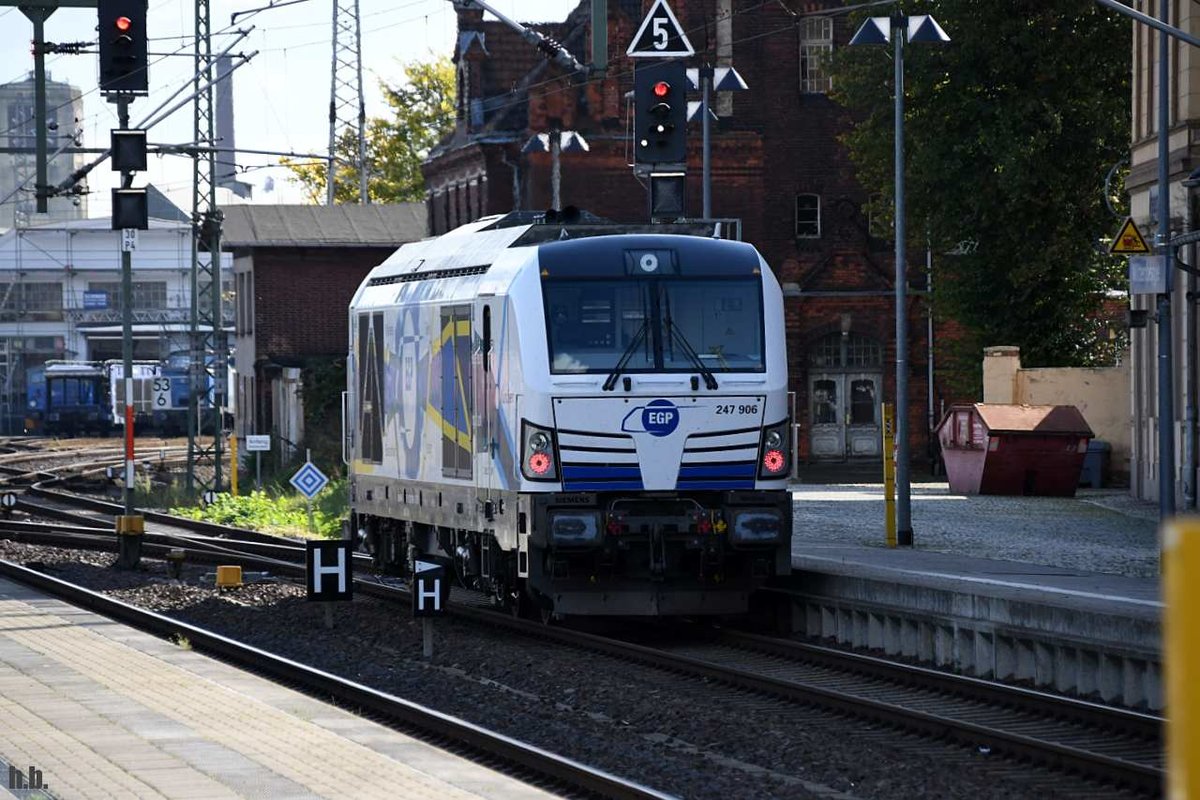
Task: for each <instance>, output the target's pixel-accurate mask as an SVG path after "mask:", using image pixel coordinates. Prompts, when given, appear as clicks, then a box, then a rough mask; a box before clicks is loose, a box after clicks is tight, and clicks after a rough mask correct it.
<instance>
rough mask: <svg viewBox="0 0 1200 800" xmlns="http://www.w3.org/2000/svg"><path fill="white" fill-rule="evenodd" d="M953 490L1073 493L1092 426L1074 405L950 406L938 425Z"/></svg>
mask: <svg viewBox="0 0 1200 800" xmlns="http://www.w3.org/2000/svg"><path fill="white" fill-rule="evenodd" d="M937 435H938V443H939V444H940V445H941V447H942V459H943V460H944V461H945V463H946V477H947V478H948V479H949V481H950V489H951V491H954V492H958V493H960V494H1009V495H1048V496H1056V497H1072V496H1074V494H1075V489H1076V487H1077V486H1078V484H1079V476H1080V472H1081V470H1082V468H1083V460H1084V455H1085V454H1086V453H1087V449H1088V441H1089V440H1090V439H1091V438H1092V429H1091V428H1090V427H1089V426H1088V424H1087V421H1086V420H1085V419H1084V418H1083V414H1081V413H1079V409H1077V408H1075V406H1024V405H1009V404H1000V403H974V404H971V405H955V406H951V407H950V410H949V411H947V412H946V416H945V417H943V418H942V421H941V422H940V423H939V424H938V428H937Z"/></svg>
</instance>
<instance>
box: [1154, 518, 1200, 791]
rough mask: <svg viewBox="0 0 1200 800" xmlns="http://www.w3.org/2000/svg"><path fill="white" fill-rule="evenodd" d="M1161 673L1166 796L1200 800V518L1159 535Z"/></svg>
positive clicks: (1172, 524) (1183, 521)
mask: <svg viewBox="0 0 1200 800" xmlns="http://www.w3.org/2000/svg"><path fill="white" fill-rule="evenodd" d="M1162 548H1163V572H1164V574H1165V578H1164V581H1163V597H1165V598H1166V609H1165V611H1164V613H1163V638H1164V641H1165V642H1166V653H1165V656H1166V659H1165V664H1164V667H1163V669H1164V671H1165V672H1166V676H1167V709H1168V714H1167V797H1169V798H1171V800H1184V799H1185V798H1190V800H1196V798H1200V683H1198V682H1197V681H1196V678H1195V675H1194V673H1189V669H1194V668H1195V666H1196V664H1198V663H1200V627H1198V626H1197V625H1196V620H1198V619H1200V588H1198V584H1197V581H1196V576H1197V575H1200V518H1196V517H1193V518H1190V519H1177V520H1173V521H1171V522H1168V523H1167V525H1166V527H1164V528H1163V532H1162Z"/></svg>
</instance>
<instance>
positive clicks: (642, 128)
mask: <svg viewBox="0 0 1200 800" xmlns="http://www.w3.org/2000/svg"><path fill="white" fill-rule="evenodd" d="M695 53H696V50H695V48H693V47H692V43H691V42H690V41H688V38H687V34H686V33H684V32H683V28H682V27H681V26H680V25H679V20H678V19H676V17H675V13H674V12H673V11H671V7H670V6H668V5H667V0H655V3H654V5H653V6H651V7H650V11H649V12H648V13H647V14H646V17H645V19H643V20H642V24H641V26H640V27H639V28H638V30H637V33H635V34H634V35H633V40H632V41H631V42H630V43H629V49H628V50H627V51H626V52H625V55H627V56H629V57H630V58H642V59H653V61H651V62H650V63H648V64H645V65H642V66H638V67H636V68H635V70H634V73H633V104H634V115H633V118H634V122H633V124H634V132H633V153H634V157H633V162H634V166H633V170H634V173H635V174H637V175H641V176H645V177H646V178H647V179H648V181H649V185H650V219H651V220H652V221H656V220H666V219H677V218H679V217H683V216H686V214H687V196H686V192H685V189H686V186H687V70H686V67H685V66H684V64H683V60H682V59H684V58H689V57H691V56H693V55H695Z"/></svg>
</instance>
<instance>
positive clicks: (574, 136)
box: [521, 130, 592, 211]
mask: <svg viewBox="0 0 1200 800" xmlns="http://www.w3.org/2000/svg"><path fill="white" fill-rule="evenodd" d="M591 149H592V148H591V145H589V144H588V143H587V139H584V138H583V137H582V136H581V135H579V134H578V133H576V132H575V131H560V130H552V131H550V132H549V133H539V134H536V135H534V136H531V137H530V138H529V141H528V142H526V143H525V146H524V147H522V148H521V152H522V153H549V154H550V207H551V208H553V209H554V210H556V211H558V210H560V209H561V208H562V168H561V166H560V165H559V158H558V157H559V155H560V154H562V153H586V152H587V151H589V150H591Z"/></svg>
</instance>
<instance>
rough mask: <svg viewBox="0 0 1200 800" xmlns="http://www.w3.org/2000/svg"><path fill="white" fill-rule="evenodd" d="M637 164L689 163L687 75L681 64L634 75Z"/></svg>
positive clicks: (649, 66)
mask: <svg viewBox="0 0 1200 800" xmlns="http://www.w3.org/2000/svg"><path fill="white" fill-rule="evenodd" d="M633 104H634V115H633V119H634V162H635V163H637V164H683V163H685V162H686V160H687V74H686V68H685V67H684V65H683V63H682V62H680V61H659V62H655V63H651V64H646V65H644V66H639V67H638V68H637V70H636V71H635V72H634V74H633Z"/></svg>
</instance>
